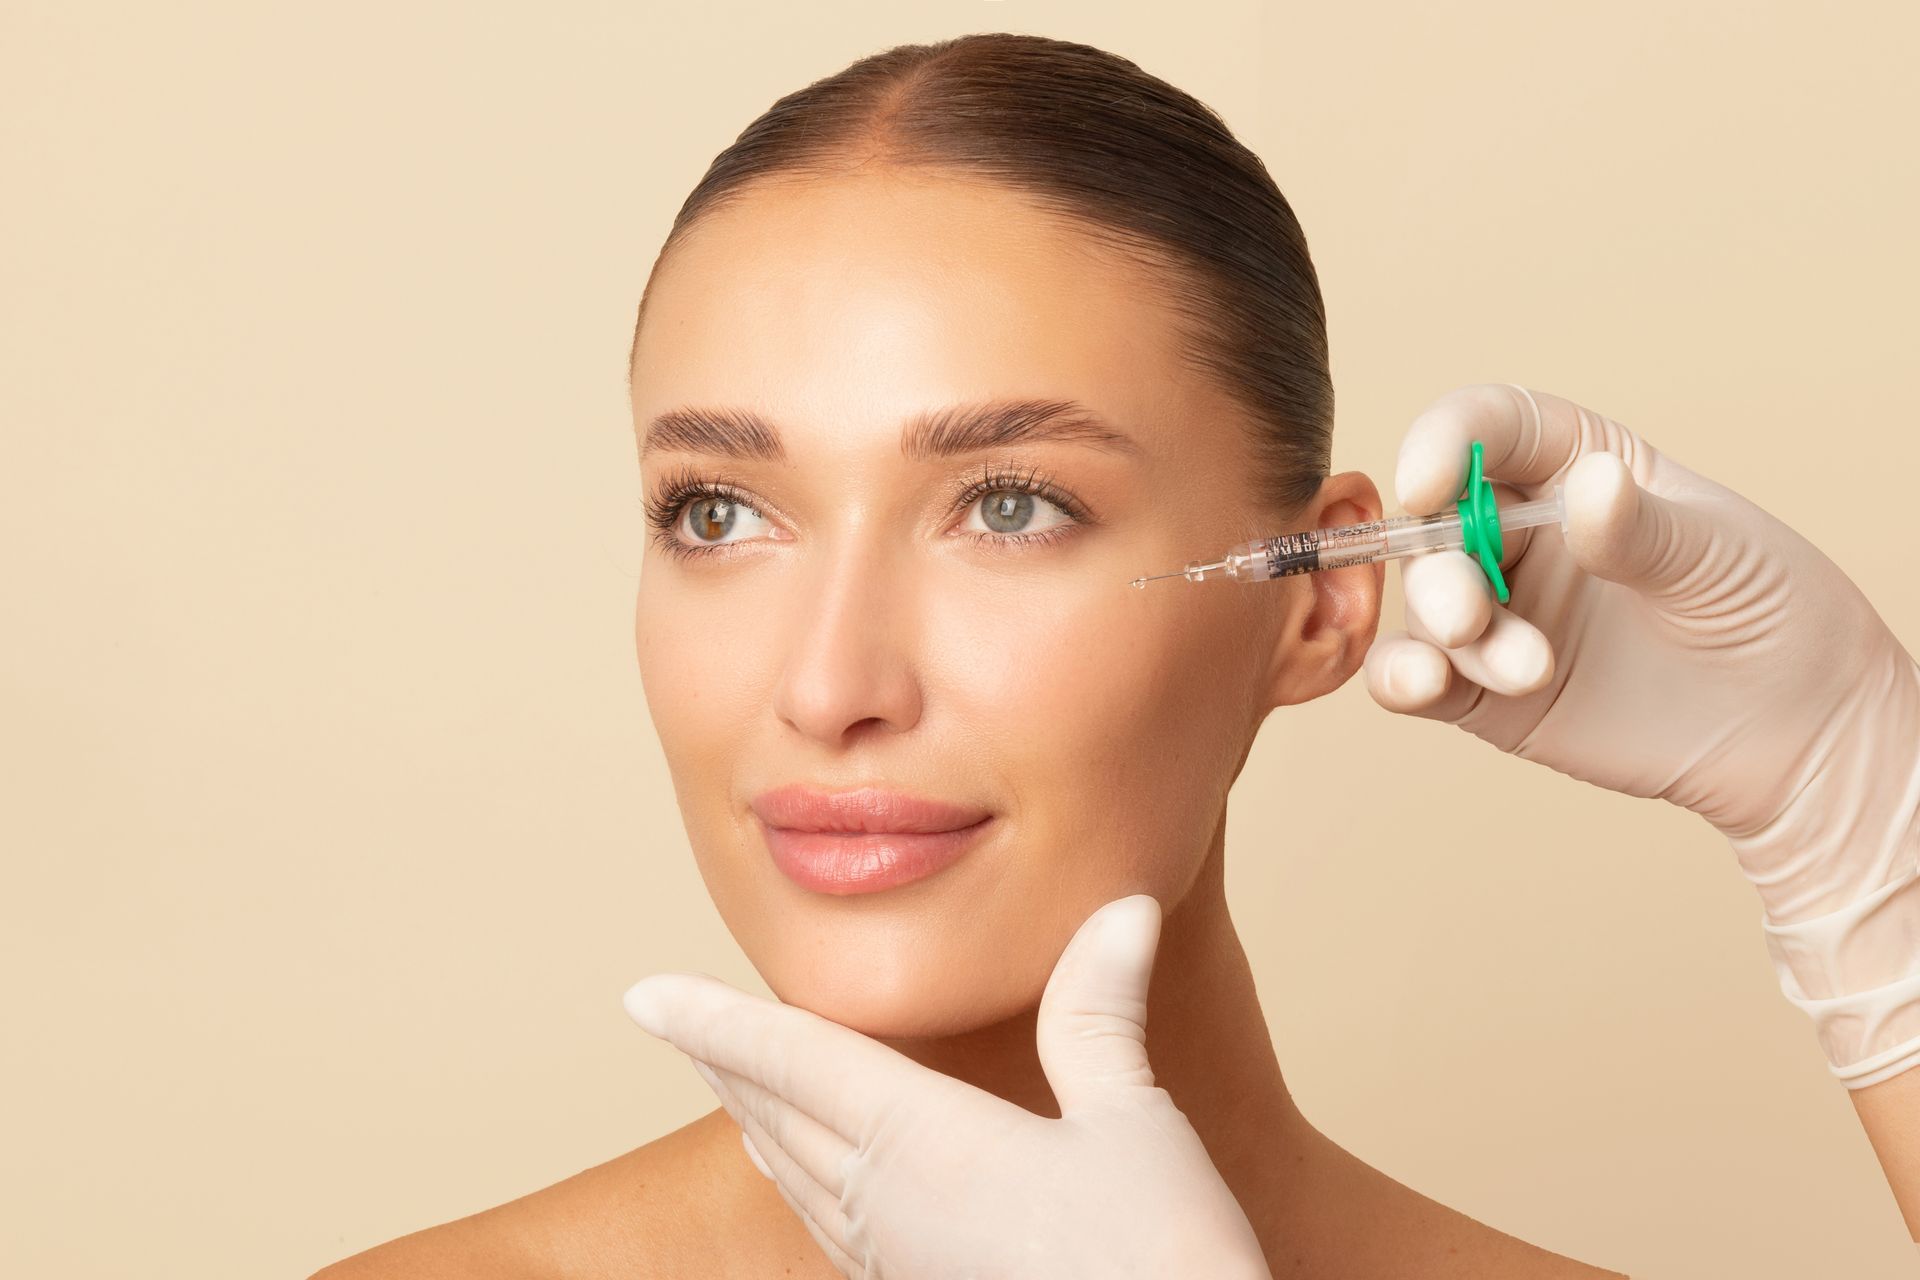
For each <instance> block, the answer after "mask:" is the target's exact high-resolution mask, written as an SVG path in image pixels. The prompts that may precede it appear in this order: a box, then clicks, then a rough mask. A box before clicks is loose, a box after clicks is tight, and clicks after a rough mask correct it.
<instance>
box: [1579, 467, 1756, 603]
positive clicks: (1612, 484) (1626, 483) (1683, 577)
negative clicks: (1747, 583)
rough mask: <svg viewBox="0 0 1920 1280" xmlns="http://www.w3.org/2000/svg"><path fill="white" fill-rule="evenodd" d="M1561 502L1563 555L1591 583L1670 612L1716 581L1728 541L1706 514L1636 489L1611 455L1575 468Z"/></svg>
mask: <svg viewBox="0 0 1920 1280" xmlns="http://www.w3.org/2000/svg"><path fill="white" fill-rule="evenodd" d="M1565 496H1566V502H1567V551H1568V553H1569V554H1571V555H1572V556H1573V559H1574V562H1575V563H1576V564H1578V565H1579V566H1580V567H1581V568H1582V569H1585V570H1586V571H1587V572H1588V573H1591V574H1593V575H1594V576H1595V577H1597V578H1605V579H1607V580H1608V581H1609V582H1619V583H1624V584H1626V585H1628V586H1631V587H1633V588H1634V589H1635V590H1637V591H1640V592H1642V593H1643V594H1645V595H1647V596H1650V597H1652V598H1653V599H1656V600H1660V601H1662V602H1664V603H1667V604H1669V605H1676V606H1677V605H1679V604H1681V603H1682V602H1683V601H1684V599H1685V597H1686V596H1687V595H1688V594H1689V593H1691V592H1692V591H1694V590H1695V589H1696V588H1697V587H1698V585H1699V584H1700V583H1702V582H1709V581H1716V580H1719V579H1721V578H1722V577H1723V576H1724V572H1725V569H1726V567H1727V563H1726V562H1727V559H1728V557H1729V554H1730V553H1729V547H1730V546H1731V545H1732V540H1731V539H1727V538H1725V537H1722V536H1716V533H1717V532H1718V530H1717V527H1716V526H1717V522H1716V521H1715V520H1714V518H1713V516H1712V515H1711V514H1710V513H1708V512H1705V511H1702V510H1699V509H1698V508H1695V507H1691V506H1685V505H1682V504H1681V503H1677V502H1669V501H1668V500H1667V499H1665V498H1662V497H1660V496H1659V495H1658V494H1653V493H1649V492H1647V491H1646V490H1645V489H1642V488H1641V487H1640V486H1639V485H1637V484H1635V483H1634V479H1633V473H1632V472H1631V471H1630V470H1628V468H1627V464H1626V463H1625V462H1623V461H1621V460H1620V459H1619V458H1616V457H1614V456H1613V455H1612V454H1610V453H1597V454H1592V455H1590V456H1588V457H1585V458H1582V459H1580V461H1578V462H1576V463H1575V464H1574V465H1573V470H1572V471H1569V472H1568V473H1567V479H1566V495H1565Z"/></svg>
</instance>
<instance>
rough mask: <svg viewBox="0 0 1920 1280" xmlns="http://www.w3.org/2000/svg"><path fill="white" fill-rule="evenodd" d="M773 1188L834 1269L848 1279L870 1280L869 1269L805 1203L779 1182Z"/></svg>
mask: <svg viewBox="0 0 1920 1280" xmlns="http://www.w3.org/2000/svg"><path fill="white" fill-rule="evenodd" d="M773 1189H774V1190H775V1191H778V1192H779V1193H780V1198H781V1199H782V1200H785V1201H786V1202H787V1208H789V1209H791V1210H793V1216H794V1217H796V1218H798V1219H800V1225H801V1226H803V1227H805V1228H806V1229H807V1234H808V1235H810V1236H812V1237H813V1242H814V1243H815V1244H817V1245H819V1246H820V1251H821V1252H822V1253H824V1254H826V1255H827V1261H828V1262H831V1263H832V1264H833V1268H834V1270H836V1271H838V1272H839V1273H840V1274H841V1275H843V1276H845V1277H847V1280H868V1277H867V1269H866V1268H865V1267H863V1266H861V1265H860V1264H859V1263H858V1262H855V1261H854V1260H853V1255H852V1254H850V1253H848V1252H847V1251H846V1250H845V1249H843V1248H841V1247H840V1245H839V1244H838V1243H837V1242H836V1241H835V1240H834V1238H833V1237H832V1236H831V1235H829V1234H828V1233H827V1232H826V1231H825V1230H824V1229H823V1228H822V1227H821V1226H820V1224H819V1223H818V1222H816V1221H815V1220H814V1218H813V1216H812V1215H811V1214H809V1213H808V1212H807V1207H806V1206H805V1205H803V1204H801V1203H800V1202H799V1201H798V1200H796V1199H794V1198H793V1196H792V1195H791V1194H789V1193H788V1191H787V1189H786V1188H785V1187H783V1186H781V1185H780V1184H779V1183H778V1182H776V1183H774V1184H773Z"/></svg>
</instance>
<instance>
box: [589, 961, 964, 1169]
mask: <svg viewBox="0 0 1920 1280" xmlns="http://www.w3.org/2000/svg"><path fill="white" fill-rule="evenodd" d="M622 1002H623V1003H624V1004H625V1006H626V1010H627V1014H628V1016H629V1017H631V1018H632V1019H633V1020H634V1021H635V1022H637V1023H639V1024H640V1026H641V1027H642V1028H644V1029H645V1030H646V1031H648V1032H649V1033H651V1034H653V1035H656V1036H659V1037H660V1038H661V1039H663V1040H666V1041H668V1042H670V1043H671V1044H672V1045H673V1046H674V1047H675V1048H677V1049H679V1050H680V1051H681V1052H682V1053H684V1054H686V1055H687V1056H688V1057H690V1058H697V1059H699V1060H700V1061H702V1062H705V1063H708V1064H710V1065H712V1066H716V1067H724V1068H726V1069H727V1070H728V1071H731V1072H733V1073H735V1074H736V1075H741V1076H745V1077H746V1078H747V1079H749V1080H752V1081H754V1082H755V1083H756V1084H759V1085H761V1086H762V1087H763V1088H765V1089H768V1090H769V1091H771V1092H773V1093H775V1094H778V1095H779V1096H780V1097H782V1098H785V1099H786V1100H787V1101H788V1102H791V1103H792V1104H793V1105H794V1106H796V1107H798V1108H799V1109H800V1110H802V1111H804V1112H806V1113H807V1114H808V1115H810V1116H812V1117H813V1118H814V1119H816V1120H818V1121H819V1122H820V1123H821V1124H823V1125H825V1126H826V1127H827V1128H829V1129H831V1130H833V1131H834V1132H835V1133H838V1134H839V1135H840V1136H841V1137H843V1138H846V1139H847V1140H848V1141H849V1142H852V1143H854V1144H855V1145H856V1146H865V1145H867V1144H868V1143H870V1142H871V1141H872V1139H873V1136H874V1134H875V1132H876V1131H877V1130H878V1129H879V1128H880V1125H881V1122H882V1121H883V1120H884V1119H885V1118H886V1117H887V1116H888V1115H890V1114H892V1113H893V1112H894V1110H895V1109H896V1108H899V1107H903V1106H904V1107H916V1106H921V1105H924V1104H925V1103H926V1102H927V1101H928V1100H929V1099H930V1098H932V1097H934V1096H936V1095H938V1094H941V1093H943V1092H946V1091H951V1090H956V1089H965V1090H968V1091H974V1090H973V1087H972V1086H971V1085H966V1084H963V1083H961V1082H960V1081H958V1080H955V1079H953V1078H952V1077H950V1076H944V1075H941V1074H940V1073H939V1072H937V1071H933V1070H930V1069H929V1068H926V1067H923V1066H921V1065H920V1064H919V1063H917V1062H915V1061H913V1060H912V1059H911V1058H908V1057H907V1056H906V1055H904V1054H901V1053H897V1052H895V1051H894V1050H892V1049H890V1048H888V1047H887V1046H886V1045H883V1044H881V1043H880V1042H879V1041H877V1040H870V1039H868V1038H867V1037H866V1036H863V1035H861V1034H860V1033H859V1032H857V1031H854V1030H852V1029H850V1028H847V1027H843V1026H841V1025H840V1024H839V1023H836V1022H829V1021H827V1019H825V1018H822V1017H820V1016H819V1015H818V1014H815V1013H810V1012H808V1011H807V1010H805V1009H797V1008H795V1007H794V1006H792V1005H789V1004H782V1003H780V1002H779V1001H777V1000H767V999H763V998H761V997H759V996H750V995H748V994H747V993H746V992H744V991H739V990H736V989H734V988H733V987H730V986H728V985H727V984H726V983H724V982H721V981H720V980H719V979H718V978H712V977H708V976H707V975H706V974H704V973H656V974H650V975H648V976H647V977H644V978H642V979H640V981H638V982H636V983H634V984H633V986H631V987H629V988H628V989H627V992H626V995H625V996H624V998H623V1001H622Z"/></svg>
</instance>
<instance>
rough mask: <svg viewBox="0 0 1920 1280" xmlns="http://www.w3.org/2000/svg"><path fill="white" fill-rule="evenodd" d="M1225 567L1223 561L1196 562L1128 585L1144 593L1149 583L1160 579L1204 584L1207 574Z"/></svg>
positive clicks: (1225, 563)
mask: <svg viewBox="0 0 1920 1280" xmlns="http://www.w3.org/2000/svg"><path fill="white" fill-rule="evenodd" d="M1226 567H1227V562H1226V561H1225V560H1210V561H1208V562H1207V563H1206V564H1200V563H1198V562H1196V563H1193V564H1190V565H1188V566H1187V567H1186V568H1184V569H1182V570H1180V571H1179V572H1177V573H1155V574H1150V575H1148V576H1147V577H1144V578H1135V579H1134V580H1133V581H1132V582H1131V583H1129V584H1128V585H1130V586H1134V587H1138V588H1139V589H1140V590H1142V591H1145V590H1146V589H1147V584H1148V583H1149V582H1158V581H1159V580H1160V579H1162V578H1185V579H1186V580H1187V581H1189V582H1204V581H1205V580H1206V577H1207V575H1208V574H1209V573H1212V572H1213V571H1214V570H1215V569H1224V568H1226Z"/></svg>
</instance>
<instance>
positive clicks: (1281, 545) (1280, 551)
mask: <svg viewBox="0 0 1920 1280" xmlns="http://www.w3.org/2000/svg"><path fill="white" fill-rule="evenodd" d="M1459 545H1461V536H1460V516H1459V514H1458V513H1457V512H1453V511H1446V512H1442V513H1440V514H1437V515H1431V516H1392V517H1389V518H1388V519H1384V520H1369V521H1367V522H1365V523H1364V524H1349V525H1342V526H1340V527H1338V528H1334V529H1306V530H1302V531H1301V532H1299V533H1283V534H1280V535H1279V536H1278V537H1273V538H1256V539H1255V540H1254V541H1252V542H1243V543H1241V544H1240V545H1239V546H1237V547H1235V548H1234V549H1233V550H1231V551H1229V552H1228V553H1227V554H1226V556H1225V557H1223V558H1224V559H1225V560H1226V562H1227V563H1226V573H1227V576H1228V577H1229V578H1232V579H1234V580H1236V581H1239V582H1264V581H1266V580H1267V579H1269V578H1284V577H1286V576H1287V575H1289V574H1294V573H1315V572H1317V571H1319V570H1321V569H1342V568H1345V567H1346V566H1348V565H1355V564H1371V563H1372V562H1373V561H1375V560H1389V559H1392V558H1393V557H1395V556H1408V555H1416V554H1418V553H1419V552H1422V551H1432V550H1435V549H1437V548H1440V547H1457V546H1459Z"/></svg>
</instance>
